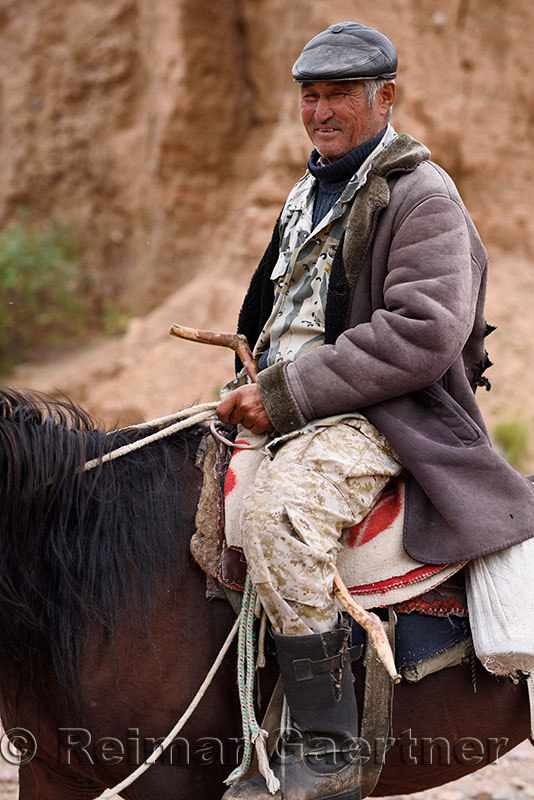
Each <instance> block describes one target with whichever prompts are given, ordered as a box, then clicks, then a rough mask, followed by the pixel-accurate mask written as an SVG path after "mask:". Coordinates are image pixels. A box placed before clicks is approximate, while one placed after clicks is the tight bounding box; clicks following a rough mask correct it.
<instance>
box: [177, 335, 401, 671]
mask: <svg viewBox="0 0 534 800" xmlns="http://www.w3.org/2000/svg"><path fill="white" fill-rule="evenodd" d="M170 333H171V334H172V335H173V336H178V337H180V338H181V339H190V340H191V341H194V342H202V343H203V344H216V345H219V346H221V347H230V348H231V349H232V350H234V351H235V352H236V353H237V355H238V356H239V358H240V359H241V361H242V362H243V366H244V367H245V370H246V371H247V375H248V376H249V378H250V380H251V381H252V383H256V376H257V374H258V368H257V365H256V362H255V360H254V356H253V355H252V351H251V349H250V347H249V344H248V342H247V337H246V336H243V335H242V334H240V333H221V332H217V331H203V330H198V329H197V328H187V327H185V326H183V325H173V326H172V327H171V330H170ZM334 594H335V595H336V597H337V598H338V600H339V602H340V603H341V605H342V606H343V607H344V608H345V609H346V610H347V611H348V613H349V614H350V615H351V617H352V618H353V619H355V620H356V622H357V623H358V624H359V625H361V626H362V628H363V629H364V630H365V631H367V633H368V634H369V636H370V637H371V638H372V640H373V642H374V645H375V647H376V652H377V654H378V657H379V658H380V660H381V661H382V663H383V665H384V667H385V668H386V670H387V671H388V674H389V675H390V677H391V679H392V680H393V681H395V683H398V682H399V681H400V680H401V676H400V675H399V674H398V673H397V668H396V666H395V659H394V658H393V653H392V651H391V646H390V644H389V641H388V638H387V636H386V632H385V630H384V628H383V627H382V623H381V622H380V620H379V618H378V617H377V616H376V614H372V613H369V611H366V610H365V608H363V606H362V605H361V604H360V603H358V602H357V600H355V599H354V598H353V597H352V595H351V594H350V593H349V590H348V589H347V587H346V586H345V584H344V583H343V580H342V578H341V575H340V574H339V572H337V571H336V575H335V578H334Z"/></svg>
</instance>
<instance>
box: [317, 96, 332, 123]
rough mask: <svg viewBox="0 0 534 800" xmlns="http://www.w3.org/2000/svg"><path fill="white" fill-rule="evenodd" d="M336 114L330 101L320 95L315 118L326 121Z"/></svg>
mask: <svg viewBox="0 0 534 800" xmlns="http://www.w3.org/2000/svg"><path fill="white" fill-rule="evenodd" d="M333 116H334V112H333V111H332V106H331V105H330V101H329V100H328V98H326V97H320V98H319V99H318V101H317V105H316V106H315V118H316V119H317V121H318V122H325V121H326V120H327V119H330V117H333Z"/></svg>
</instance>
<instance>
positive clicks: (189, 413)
mask: <svg viewBox="0 0 534 800" xmlns="http://www.w3.org/2000/svg"><path fill="white" fill-rule="evenodd" d="M218 405H219V403H218V402H214V403H203V404H201V405H197V406H192V407H191V408H187V409H184V410H183V411H178V412H177V413H175V414H169V415H168V416H166V417H159V418H158V419H153V420H150V421H149V422H142V423H140V424H139V425H131V426H129V428H119V429H118V430H117V431H112V433H118V432H119V431H121V430H129V429H131V428H136V429H138V430H143V429H146V428H152V427H154V426H155V425H164V426H166V427H163V428H162V429H161V430H159V431H156V432H155V433H151V434H149V435H148V436H145V437H144V438H143V439H138V440H137V441H135V442H131V443H130V444H127V445H124V446H123V447H118V448H117V449H116V450H111V451H110V452H109V453H105V454H104V455H103V456H100V457H99V458H93V459H91V460H90V461H87V462H86V463H85V465H84V471H87V470H91V469H94V468H95V467H97V466H99V464H104V463H106V462H107V461H113V460H114V459H116V458H120V457H121V456H124V455H126V454H127V453H131V452H133V451H134V450H139V449H140V448H141V447H144V446H145V445H147V444H150V443H151V442H156V441H158V440H159V439H163V438H164V437H166V436H171V435H172V434H173V433H177V432H178V431H180V430H183V429H185V428H189V427H192V426H193V425H195V424H196V423H198V422H204V421H206V420H207V419H210V418H212V417H213V416H214V413H213V412H214V411H215V409H216V408H217V406H218ZM175 420H176V421H175ZM167 423H170V424H167ZM210 430H211V432H212V434H213V435H215V436H216V437H217V438H219V439H221V440H222V441H224V442H225V444H228V445H231V446H232V447H236V445H234V443H233V442H231V441H230V440H227V439H225V438H224V437H223V436H221V434H220V433H219V432H218V431H217V430H216V429H215V427H214V423H212V425H211V426H210ZM237 447H239V445H237ZM247 447H250V445H247ZM241 617H242V613H241V614H240V615H239V616H238V617H237V619H236V621H235V622H234V626H233V628H232V630H231V631H230V633H229V634H228V636H227V637H226V641H225V642H224V644H223V646H222V647H221V650H220V652H219V655H218V656H217V658H216V659H215V661H214V663H213V666H212V667H211V669H210V671H209V672H208V674H207V675H206V677H205V678H204V680H203V682H202V684H201V686H200V688H199V690H198V691H197V693H196V695H195V696H194V698H193V700H192V701H191V703H190V704H189V706H188V708H187V709H186V711H185V712H184V713H183V714H182V716H181V717H180V719H179V720H178V722H177V723H176V725H175V726H174V728H173V729H172V730H171V731H170V733H169V734H168V735H167V736H166V737H165V739H164V740H163V741H162V742H161V743H160V744H159V745H157V747H155V748H154V750H153V751H152V753H151V754H150V755H149V756H148V758H147V759H146V760H145V761H144V762H143V763H142V764H140V765H139V766H138V767H137V769H135V770H134V771H133V772H132V773H131V774H130V775H129V776H128V777H127V778H125V779H124V780H123V781H121V782H120V783H118V784H117V785H116V786H113V787H112V788H111V789H106V790H105V791H104V792H103V793H102V794H100V795H99V796H98V797H97V798H95V800H110V798H113V797H114V796H115V795H116V794H119V792H121V791H122V790H123V789H126V788H127V787H128V786H130V785H131V784H132V783H133V782H134V781H136V780H137V778H139V776H140V775H142V774H143V773H144V772H146V771H147V769H149V768H150V767H151V766H152V764H154V763H155V762H156V761H157V760H158V758H159V757H160V756H161V754H162V753H163V752H165V750H166V749H167V747H168V746H169V745H170V744H171V742H172V740H173V739H174V737H175V736H176V734H177V733H179V732H180V731H181V729H182V728H183V726H184V725H185V723H186V722H187V720H188V719H189V717H190V716H191V714H192V713H193V712H194V711H195V709H196V707H197V706H198V704H199V703H200V701H201V700H202V698H203V697H204V695H205V693H206V690H207V689H208V687H209V685H210V684H211V682H212V680H213V678H214V677H215V674H216V672H217V670H218V669H219V667H220V665H221V663H222V661H223V659H224V657H225V655H226V653H227V651H228V648H229V647H230V645H231V643H232V641H233V639H234V637H235V635H236V633H237V631H238V629H239V624H240V621H241Z"/></svg>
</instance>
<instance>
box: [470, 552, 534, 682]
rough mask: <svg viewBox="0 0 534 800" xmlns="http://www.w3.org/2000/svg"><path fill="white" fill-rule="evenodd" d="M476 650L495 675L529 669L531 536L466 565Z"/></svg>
mask: <svg viewBox="0 0 534 800" xmlns="http://www.w3.org/2000/svg"><path fill="white" fill-rule="evenodd" d="M465 572H466V589H467V605H468V609H469V621H470V623H471V631H472V635H473V645H474V648H475V653H476V655H477V657H478V658H479V659H480V661H481V662H482V664H483V665H484V667H485V668H486V669H487V670H488V671H489V672H493V673H495V674H496V675H509V676H513V675H514V674H515V673H516V672H531V671H534V591H533V588H532V586H533V578H534V538H533V539H527V540H526V541H524V542H521V543H520V544H516V545H513V546H512V547H507V548H506V549H504V550H499V551H498V552H496V553H491V554H489V555H486V556H482V557H480V558H475V559H473V561H470V562H469V564H468V565H467V568H466V570H465Z"/></svg>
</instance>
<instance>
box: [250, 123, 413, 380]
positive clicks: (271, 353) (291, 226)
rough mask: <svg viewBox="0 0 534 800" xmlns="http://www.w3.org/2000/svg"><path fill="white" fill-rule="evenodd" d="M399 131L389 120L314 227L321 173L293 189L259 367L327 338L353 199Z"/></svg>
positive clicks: (258, 353) (288, 358)
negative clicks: (332, 283)
mask: <svg viewBox="0 0 534 800" xmlns="http://www.w3.org/2000/svg"><path fill="white" fill-rule="evenodd" d="M396 136H397V134H396V132H395V130H394V129H393V128H392V127H391V125H388V128H387V130H386V133H385V134H384V136H383V137H382V139H381V140H380V142H379V143H378V145H377V146H376V147H375V149H374V150H373V151H372V153H371V154H370V155H369V156H368V157H367V158H366V159H365V161H364V162H363V164H362V165H361V167H360V168H359V170H358V171H357V172H356V173H355V175H353V176H352V178H351V179H350V180H349V182H348V183H347V185H346V187H345V189H344V190H343V192H342V194H341V197H340V198H339V200H337V202H336V203H335V204H334V206H333V207H332V208H331V210H330V211H329V212H328V214H327V215H326V216H325V217H324V218H323V219H322V220H321V221H320V222H319V224H318V225H317V226H316V227H315V228H313V227H312V213H313V204H314V199H315V192H316V179H315V178H314V177H313V175H312V174H311V173H310V172H309V171H307V172H306V174H305V175H304V176H303V177H302V178H301V179H300V181H298V183H297V184H296V185H295V186H294V188H293V190H292V191H291V193H290V195H289V197H288V199H287V201H286V204H285V206H284V208H283V210H282V214H281V217H280V223H279V225H280V253H279V256H278V260H277V262H276V265H275V267H274V269H273V272H272V274H271V280H273V281H274V304H273V310H272V312H271V315H270V317H269V319H268V320H267V322H266V323H265V326H264V328H263V330H262V332H261V334H260V336H259V338H258V341H257V343H256V347H255V349H254V354H255V356H256V358H257V359H258V363H259V366H260V369H264V368H265V367H269V366H272V365H273V364H275V363H277V362H279V361H294V360H295V359H296V358H298V357H299V356H300V355H302V354H303V353H306V352H308V351H309V350H311V349H312V348H314V347H317V346H318V345H321V344H322V343H323V341H324V326H325V308H326V294H327V290H328V282H329V277H330V271H331V269H332V262H333V260H334V256H335V253H336V249H337V247H338V244H339V241H340V239H341V236H342V234H343V231H344V229H345V225H346V222H347V218H348V215H349V211H350V208H351V205H352V201H353V200H354V197H355V195H356V192H357V191H358V189H360V188H361V187H362V186H363V185H364V183H365V181H366V180H367V175H368V173H369V170H370V169H371V165H372V162H373V159H374V158H375V156H376V155H377V154H378V153H379V152H380V151H381V150H383V149H384V148H385V147H387V146H388V145H389V144H390V143H391V141H392V140H393V139H394V138H395V137H396Z"/></svg>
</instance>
